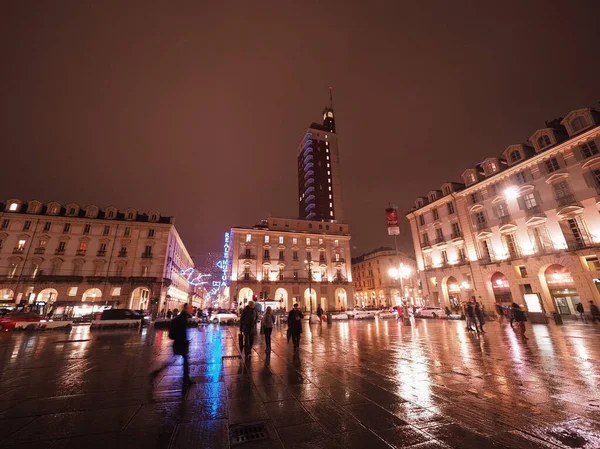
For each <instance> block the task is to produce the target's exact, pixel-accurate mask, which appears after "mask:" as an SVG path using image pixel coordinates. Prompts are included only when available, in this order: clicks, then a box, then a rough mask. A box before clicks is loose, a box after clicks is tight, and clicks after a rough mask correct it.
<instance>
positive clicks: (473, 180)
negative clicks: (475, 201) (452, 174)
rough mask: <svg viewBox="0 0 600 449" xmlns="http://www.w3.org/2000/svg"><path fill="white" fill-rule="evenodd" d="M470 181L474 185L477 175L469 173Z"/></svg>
mask: <svg viewBox="0 0 600 449" xmlns="http://www.w3.org/2000/svg"><path fill="white" fill-rule="evenodd" d="M468 179H469V184H473V183H474V182H475V175H474V174H473V173H469V176H468Z"/></svg>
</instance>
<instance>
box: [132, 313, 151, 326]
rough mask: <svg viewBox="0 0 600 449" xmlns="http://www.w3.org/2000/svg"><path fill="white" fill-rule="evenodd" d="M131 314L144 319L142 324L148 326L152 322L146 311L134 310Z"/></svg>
mask: <svg viewBox="0 0 600 449" xmlns="http://www.w3.org/2000/svg"><path fill="white" fill-rule="evenodd" d="M133 312H134V313H137V314H138V315H140V316H142V317H144V324H148V323H150V321H152V315H150V312H149V311H147V310H134V311H133Z"/></svg>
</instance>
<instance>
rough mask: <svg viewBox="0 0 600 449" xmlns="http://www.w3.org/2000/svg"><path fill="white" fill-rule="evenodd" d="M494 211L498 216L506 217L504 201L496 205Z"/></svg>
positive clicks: (506, 208) (506, 209) (506, 211)
mask: <svg viewBox="0 0 600 449" xmlns="http://www.w3.org/2000/svg"><path fill="white" fill-rule="evenodd" d="M496 213H497V214H498V218H502V217H508V215H509V214H508V207H507V206H506V203H500V204H498V205H497V206H496Z"/></svg>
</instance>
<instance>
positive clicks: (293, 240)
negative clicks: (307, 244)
mask: <svg viewBox="0 0 600 449" xmlns="http://www.w3.org/2000/svg"><path fill="white" fill-rule="evenodd" d="M297 244H298V239H297V238H296V237H293V238H292V245H297Z"/></svg>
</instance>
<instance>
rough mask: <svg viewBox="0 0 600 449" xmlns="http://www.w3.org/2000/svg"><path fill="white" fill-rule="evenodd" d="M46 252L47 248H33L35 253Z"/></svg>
mask: <svg viewBox="0 0 600 449" xmlns="http://www.w3.org/2000/svg"><path fill="white" fill-rule="evenodd" d="M45 252H46V248H36V249H34V250H33V254H44V253H45Z"/></svg>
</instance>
